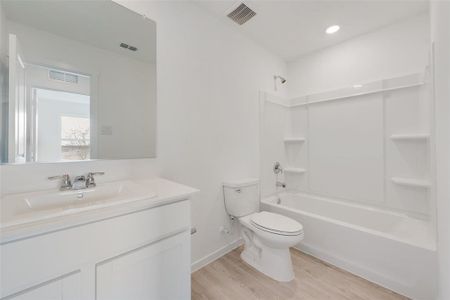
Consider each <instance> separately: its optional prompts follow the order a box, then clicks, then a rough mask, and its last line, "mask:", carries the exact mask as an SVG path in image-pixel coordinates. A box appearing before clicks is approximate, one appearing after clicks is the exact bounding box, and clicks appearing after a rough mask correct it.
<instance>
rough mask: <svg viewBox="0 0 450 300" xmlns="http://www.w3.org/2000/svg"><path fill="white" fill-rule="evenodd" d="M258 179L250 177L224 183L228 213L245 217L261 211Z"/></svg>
mask: <svg viewBox="0 0 450 300" xmlns="http://www.w3.org/2000/svg"><path fill="white" fill-rule="evenodd" d="M258 182H259V180H258V179H255V178H249V179H242V180H236V181H227V182H224V183H223V195H224V200H225V209H226V211H227V213H228V214H229V215H231V216H234V217H238V218H239V217H243V216H247V215H249V214H252V213H254V212H258V211H259V187H258Z"/></svg>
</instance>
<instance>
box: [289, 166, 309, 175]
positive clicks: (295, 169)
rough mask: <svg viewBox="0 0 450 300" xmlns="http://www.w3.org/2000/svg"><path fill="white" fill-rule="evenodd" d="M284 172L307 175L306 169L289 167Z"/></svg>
mask: <svg viewBox="0 0 450 300" xmlns="http://www.w3.org/2000/svg"><path fill="white" fill-rule="evenodd" d="M284 172H285V173H292V174H303V173H306V169H303V168H293V167H288V168H285V169H284Z"/></svg>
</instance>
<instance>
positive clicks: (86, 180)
mask: <svg viewBox="0 0 450 300" xmlns="http://www.w3.org/2000/svg"><path fill="white" fill-rule="evenodd" d="M104 174H105V172H89V173H88V174H87V175H86V176H85V175H80V176H76V177H75V178H74V179H73V183H72V182H71V180H70V176H69V175H68V174H64V175H58V176H51V177H48V179H49V180H55V179H61V186H60V187H59V190H60V191H68V190H82V189H87V188H93V187H95V186H97V184H96V183H95V178H94V176H95V175H104Z"/></svg>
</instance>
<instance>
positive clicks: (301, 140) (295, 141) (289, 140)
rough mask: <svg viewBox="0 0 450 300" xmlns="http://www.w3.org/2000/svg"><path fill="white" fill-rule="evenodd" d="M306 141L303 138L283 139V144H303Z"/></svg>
mask: <svg viewBox="0 0 450 300" xmlns="http://www.w3.org/2000/svg"><path fill="white" fill-rule="evenodd" d="M305 141H306V139H305V138H304V137H287V138H284V142H285V143H304V142H305Z"/></svg>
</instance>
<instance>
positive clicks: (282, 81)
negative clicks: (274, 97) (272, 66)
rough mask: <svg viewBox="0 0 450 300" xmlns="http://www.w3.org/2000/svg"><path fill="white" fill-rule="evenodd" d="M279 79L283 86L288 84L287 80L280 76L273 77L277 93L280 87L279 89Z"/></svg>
mask: <svg viewBox="0 0 450 300" xmlns="http://www.w3.org/2000/svg"><path fill="white" fill-rule="evenodd" d="M277 79H279V80H280V82H281V84H284V83H286V78H284V77H282V76H280V75H273V86H274V90H275V91H277V90H278V87H277Z"/></svg>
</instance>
